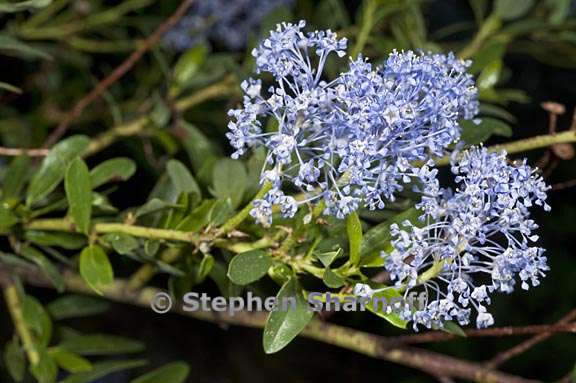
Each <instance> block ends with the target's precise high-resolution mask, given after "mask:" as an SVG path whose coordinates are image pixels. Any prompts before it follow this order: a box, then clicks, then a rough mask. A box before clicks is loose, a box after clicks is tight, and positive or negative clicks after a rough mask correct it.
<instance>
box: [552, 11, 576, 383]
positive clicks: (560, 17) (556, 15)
mask: <svg viewBox="0 0 576 383" xmlns="http://www.w3.org/2000/svg"><path fill="white" fill-rule="evenodd" d="M571 3H572V1H571V0H548V1H547V5H548V7H549V8H550V9H551V12H550V16H548V21H550V23H552V24H555V25H558V24H561V23H562V22H563V21H564V20H565V19H566V17H568V16H569V15H570V10H571ZM575 381H576V379H575Z"/></svg>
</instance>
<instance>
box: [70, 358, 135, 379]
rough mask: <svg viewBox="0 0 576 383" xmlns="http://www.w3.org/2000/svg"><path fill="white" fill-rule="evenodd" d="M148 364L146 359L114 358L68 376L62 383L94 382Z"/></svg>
mask: <svg viewBox="0 0 576 383" xmlns="http://www.w3.org/2000/svg"><path fill="white" fill-rule="evenodd" d="M144 365H146V361H145V360H112V361H108V362H99V363H94V364H93V365H92V369H91V370H90V371H87V372H81V373H78V374H73V375H70V376H68V377H67V378H66V379H64V380H62V381H61V382H60V383H92V382H95V381H97V380H98V379H100V378H102V377H104V376H106V375H109V374H112V373H114V372H118V371H123V370H130V369H133V368H138V367H142V366H144Z"/></svg>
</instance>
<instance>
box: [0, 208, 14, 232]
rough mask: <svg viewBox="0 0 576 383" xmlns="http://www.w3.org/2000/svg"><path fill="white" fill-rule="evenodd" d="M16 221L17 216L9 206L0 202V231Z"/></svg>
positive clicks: (5, 229) (8, 227) (7, 228)
mask: <svg viewBox="0 0 576 383" xmlns="http://www.w3.org/2000/svg"><path fill="white" fill-rule="evenodd" d="M17 223H18V217H17V216H16V215H15V214H14V213H13V212H12V210H11V209H10V207H8V206H6V204H4V203H0V232H1V231H7V230H9V229H10V228H11V227H12V226H14V225H15V224H17Z"/></svg>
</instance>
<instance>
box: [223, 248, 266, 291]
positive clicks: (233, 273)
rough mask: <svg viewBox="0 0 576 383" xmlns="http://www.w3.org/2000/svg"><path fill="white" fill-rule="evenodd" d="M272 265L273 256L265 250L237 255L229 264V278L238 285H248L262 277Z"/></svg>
mask: <svg viewBox="0 0 576 383" xmlns="http://www.w3.org/2000/svg"><path fill="white" fill-rule="evenodd" d="M270 266H272V258H270V256H269V255H268V254H266V252H265V251H263V250H252V251H248V252H245V253H241V254H238V255H236V256H235V257H234V258H232V260H231V261H230V265H229V266H228V278H230V280H231V281H232V282H234V283H236V284H238V285H247V284H249V283H252V282H255V281H257V280H259V279H260V278H262V277H263V276H264V275H266V273H267V272H268V269H269V268H270Z"/></svg>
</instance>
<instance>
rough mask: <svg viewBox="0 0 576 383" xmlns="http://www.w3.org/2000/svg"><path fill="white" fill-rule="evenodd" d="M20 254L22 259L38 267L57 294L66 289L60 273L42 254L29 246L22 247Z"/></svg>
mask: <svg viewBox="0 0 576 383" xmlns="http://www.w3.org/2000/svg"><path fill="white" fill-rule="evenodd" d="M21 254H22V256H23V257H24V258H26V259H28V260H30V261H32V262H34V263H35V264H36V265H38V267H39V268H40V269H41V270H42V272H43V273H44V275H46V277H47V278H48V280H49V281H50V282H51V283H52V285H54V287H55V288H56V289H57V290H58V292H60V293H61V292H63V291H64V290H65V289H66V284H65V283H64V278H62V275H61V274H60V271H59V270H58V268H57V267H56V266H55V265H54V264H53V263H52V262H51V261H50V260H49V259H48V258H46V256H44V254H42V253H41V252H40V251H38V250H36V249H35V248H33V247H30V246H25V247H23V248H22V250H21Z"/></svg>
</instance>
